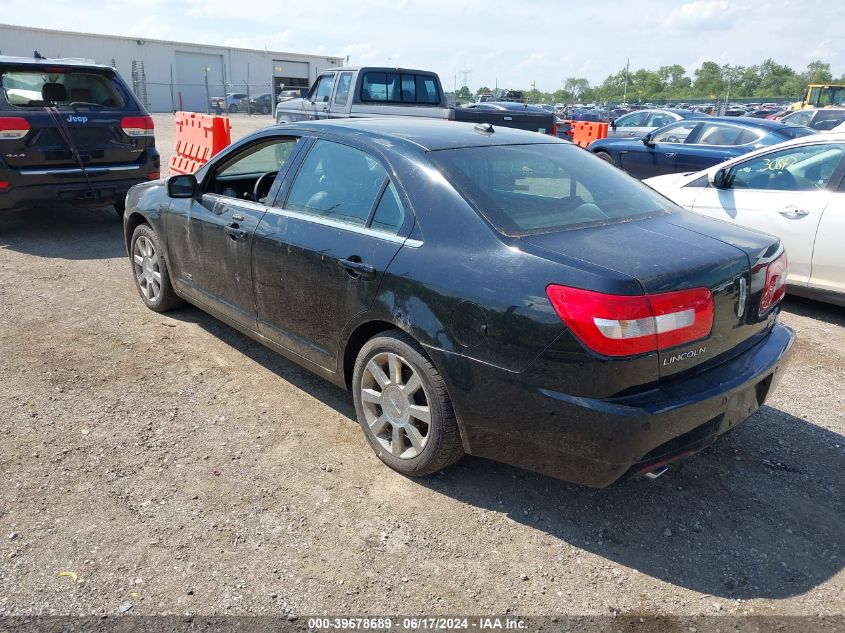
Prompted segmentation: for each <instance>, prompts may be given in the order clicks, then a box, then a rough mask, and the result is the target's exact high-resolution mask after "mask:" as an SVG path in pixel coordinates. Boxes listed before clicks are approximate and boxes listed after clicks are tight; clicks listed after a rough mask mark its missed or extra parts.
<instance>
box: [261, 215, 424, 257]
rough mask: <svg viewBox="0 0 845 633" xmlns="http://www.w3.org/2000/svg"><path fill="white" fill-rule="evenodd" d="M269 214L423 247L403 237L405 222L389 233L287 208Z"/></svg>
mask: <svg viewBox="0 0 845 633" xmlns="http://www.w3.org/2000/svg"><path fill="white" fill-rule="evenodd" d="M267 213H271V214H273V215H277V216H281V217H285V218H291V219H295V220H302V221H304V222H310V223H311V224H319V225H321V226H328V227H331V228H334V229H340V230H343V231H348V232H350V233H357V234H359V235H366V236H369V237H374V238H376V239H380V240H383V241H385V242H393V243H395V244H402V245H403V246H409V247H411V248H419V247H420V246H422V245H423V242H422V241H421V240H415V239H412V238H410V237H408V236H407V235H402V233H406V231H403V230H401V229H404V228H405V224H406V222H405V221H403V223H402V227H401V229H400V231H399V233H388V232H386V231H380V230H378V229H374V228H371V227H368V226H360V225H358V224H352V223H350V222H343V221H341V220H334V219H332V218H327V217H324V216H320V215H314V214H313V213H302V212H301V211H294V210H293V209H287V208H279V207H268V208H267Z"/></svg>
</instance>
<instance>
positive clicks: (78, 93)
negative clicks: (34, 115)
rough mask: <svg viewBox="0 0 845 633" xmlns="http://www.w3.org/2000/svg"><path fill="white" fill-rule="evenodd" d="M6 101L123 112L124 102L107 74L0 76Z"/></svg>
mask: <svg viewBox="0 0 845 633" xmlns="http://www.w3.org/2000/svg"><path fill="white" fill-rule="evenodd" d="M0 82H2V88H3V93H4V95H5V97H6V101H7V102H8V103H9V104H10V105H13V106H17V107H22V108H26V107H38V108H43V107H45V106H59V107H60V106H65V105H67V106H70V105H74V106H88V107H98V108H104V109H117V108H122V107H123V105H124V103H123V98H122V97H121V96H120V94H119V93H118V91H117V90H116V89H115V87H114V84H113V81H112V79H111V78H110V77H109V76H108V75H107V74H106V73H93V72H87V73H86V72H53V73H50V72H40V71H38V72H34V71H9V72H4V73H3V74H2V75H0Z"/></svg>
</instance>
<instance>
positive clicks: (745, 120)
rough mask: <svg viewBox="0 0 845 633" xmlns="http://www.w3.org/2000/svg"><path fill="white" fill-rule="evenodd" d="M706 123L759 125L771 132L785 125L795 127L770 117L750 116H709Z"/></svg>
mask: <svg viewBox="0 0 845 633" xmlns="http://www.w3.org/2000/svg"><path fill="white" fill-rule="evenodd" d="M705 120H706V122H707V123H712V122H715V123H734V124H739V125H745V126H748V127H759V128H763V129H766V130H771V131H773V132H777V131H778V130H781V129H783V128H786V127H796V126H794V125H789V124H788V123H783V122H781V121H772V120H771V119H755V118H753V117H750V116H711V117H707V118H706V119H705Z"/></svg>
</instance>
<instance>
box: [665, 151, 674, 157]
mask: <svg viewBox="0 0 845 633" xmlns="http://www.w3.org/2000/svg"><path fill="white" fill-rule="evenodd" d="M674 157H675V152H666V158H674Z"/></svg>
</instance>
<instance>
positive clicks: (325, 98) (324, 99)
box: [323, 95, 329, 103]
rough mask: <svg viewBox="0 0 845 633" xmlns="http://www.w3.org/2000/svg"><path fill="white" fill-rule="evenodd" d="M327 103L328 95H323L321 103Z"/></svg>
mask: <svg viewBox="0 0 845 633" xmlns="http://www.w3.org/2000/svg"><path fill="white" fill-rule="evenodd" d="M328 102H329V95H324V96H323V103H328Z"/></svg>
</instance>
